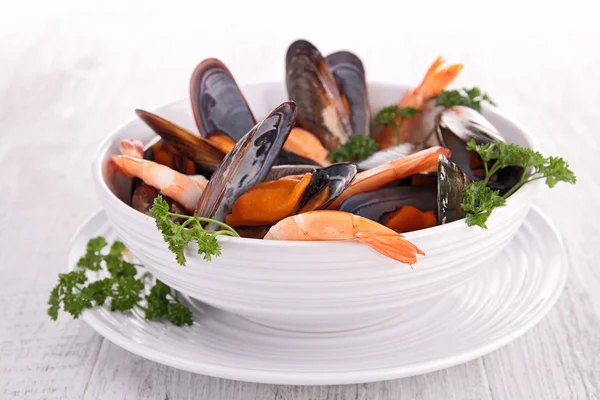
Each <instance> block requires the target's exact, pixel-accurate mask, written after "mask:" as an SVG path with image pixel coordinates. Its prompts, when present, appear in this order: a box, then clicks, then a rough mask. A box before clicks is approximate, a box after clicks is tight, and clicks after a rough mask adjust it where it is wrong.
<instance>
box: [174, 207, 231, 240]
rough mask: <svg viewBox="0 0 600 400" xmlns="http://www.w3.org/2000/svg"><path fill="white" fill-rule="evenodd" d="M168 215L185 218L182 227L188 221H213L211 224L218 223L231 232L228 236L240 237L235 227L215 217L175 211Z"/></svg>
mask: <svg viewBox="0 0 600 400" xmlns="http://www.w3.org/2000/svg"><path fill="white" fill-rule="evenodd" d="M169 216H171V217H178V218H184V219H187V221H185V222H184V223H183V224H182V225H181V227H182V228H183V227H184V226H186V225H187V224H188V223H190V222H191V221H199V222H208V223H213V224H216V225H219V226H220V227H221V228H224V229H226V230H227V231H229V232H231V234H230V236H235V237H240V235H238V233H237V232H236V231H235V229H233V228H232V227H230V226H229V225H227V224H226V223H225V222H221V221H217V220H216V219H212V218H205V217H190V216H189V215H183V214H176V213H172V212H169ZM219 232H222V231H219Z"/></svg>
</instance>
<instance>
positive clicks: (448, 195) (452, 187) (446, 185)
mask: <svg viewBox="0 0 600 400" xmlns="http://www.w3.org/2000/svg"><path fill="white" fill-rule="evenodd" d="M437 177H438V187H437V206H438V213H437V217H438V225H442V224H447V223H450V222H453V221H457V220H459V219H462V218H464V217H465V216H466V215H467V213H466V211H465V210H463V208H462V207H461V204H462V202H463V195H462V193H463V190H465V188H466V187H467V186H468V185H469V183H471V180H470V179H469V178H468V177H467V175H465V173H464V172H463V171H461V170H460V168H458V166H457V165H456V164H454V163H453V162H452V161H450V160H448V159H447V158H446V157H444V156H439V159H438V174H437Z"/></svg>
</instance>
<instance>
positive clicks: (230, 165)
mask: <svg viewBox="0 0 600 400" xmlns="http://www.w3.org/2000/svg"><path fill="white" fill-rule="evenodd" d="M295 115H296V105H295V104H294V103H293V102H285V103H283V104H281V105H280V106H279V107H277V108H276V109H274V110H273V111H272V112H271V113H270V114H269V115H268V116H267V117H266V118H265V119H264V120H262V121H261V122H260V123H258V124H257V125H256V126H255V127H254V128H252V129H251V130H250V132H248V133H247V134H246V135H245V136H244V137H243V138H242V139H241V140H240V141H238V142H237V144H236V145H235V147H234V148H233V149H232V150H231V151H230V152H229V153H228V154H227V156H225V159H224V160H223V162H222V163H221V165H220V166H219V168H218V169H217V170H216V171H215V173H214V174H213V176H212V178H211V179H210V181H209V182H208V185H207V186H206V189H205V190H204V192H203V193H202V197H200V200H199V202H198V207H197V208H196V213H195V214H196V215H198V216H201V217H208V218H213V219H216V220H219V221H224V220H225V216H226V215H227V214H229V213H231V207H232V206H233V203H234V202H235V201H236V200H237V198H238V197H239V196H241V195H242V194H244V193H245V192H246V191H247V190H248V189H250V188H251V187H252V186H254V185H256V184H257V183H259V182H262V181H263V180H264V179H265V177H266V176H267V174H268V173H269V171H270V170H271V167H272V166H273V163H274V162H275V158H276V157H277V155H278V154H279V151H280V150H281V148H282V147H283V144H284V142H285V141H286V139H287V137H288V135H289V133H290V130H291V129H292V126H293V124H294V118H295Z"/></svg>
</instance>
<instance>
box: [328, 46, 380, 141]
mask: <svg viewBox="0 0 600 400" xmlns="http://www.w3.org/2000/svg"><path fill="white" fill-rule="evenodd" d="M325 60H326V61H327V63H328V64H329V68H330V69H331V72H332V74H333V76H334V78H335V80H336V82H337V84H338V88H339V90H340V93H341V95H342V97H343V98H344V99H345V100H346V101H347V103H348V108H349V109H350V125H351V126H352V134H353V135H367V136H371V106H370V104H369V94H368V90H367V81H366V77H365V68H364V67H363V63H362V61H360V59H359V58H358V57H357V56H356V55H355V54H353V53H350V52H349V51H338V52H336V53H333V54H330V55H329V56H327V57H326V58H325Z"/></svg>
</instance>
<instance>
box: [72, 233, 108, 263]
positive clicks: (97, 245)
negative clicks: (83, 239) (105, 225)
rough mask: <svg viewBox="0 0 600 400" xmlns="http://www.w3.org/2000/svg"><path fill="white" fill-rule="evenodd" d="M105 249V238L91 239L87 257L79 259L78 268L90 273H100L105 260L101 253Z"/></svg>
mask: <svg viewBox="0 0 600 400" xmlns="http://www.w3.org/2000/svg"><path fill="white" fill-rule="evenodd" d="M105 247H106V240H105V239H104V238H103V237H101V236H100V237H97V238H93V239H91V240H90V241H89V242H88V244H87V248H86V251H85V255H83V256H82V257H81V258H80V259H79V261H78V262H77V266H78V267H81V268H84V269H89V270H90V271H99V270H100V269H101V268H102V266H101V265H100V264H101V262H102V260H103V258H102V254H101V252H102V249H104V248H105Z"/></svg>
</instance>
